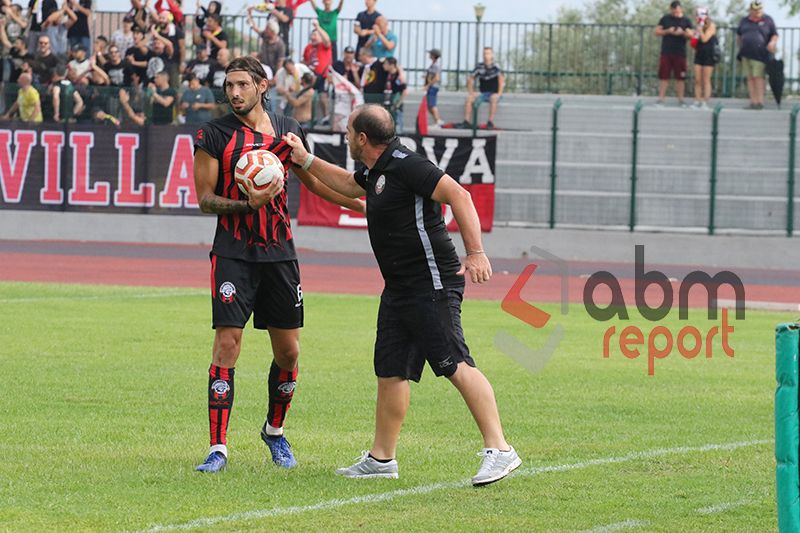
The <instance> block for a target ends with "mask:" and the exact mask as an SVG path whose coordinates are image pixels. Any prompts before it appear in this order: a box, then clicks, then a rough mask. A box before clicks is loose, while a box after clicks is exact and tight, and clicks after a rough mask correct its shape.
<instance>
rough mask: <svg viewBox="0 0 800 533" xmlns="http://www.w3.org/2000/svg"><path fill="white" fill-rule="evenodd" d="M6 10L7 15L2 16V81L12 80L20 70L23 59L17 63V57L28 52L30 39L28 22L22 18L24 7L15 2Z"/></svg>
mask: <svg viewBox="0 0 800 533" xmlns="http://www.w3.org/2000/svg"><path fill="white" fill-rule="evenodd" d="M4 12H5V13H6V15H5V16H3V17H0V43H2V45H3V48H2V54H0V55H2V58H3V77H2V82H3V83H8V82H10V81H11V77H12V75H13V74H14V71H15V70H18V69H19V65H20V64H21V61H20V62H19V63H17V62H15V59H18V58H20V57H22V56H24V55H25V54H27V51H28V39H27V27H26V26H25V25H26V24H27V22H26V21H25V20H24V19H23V18H22V8H21V7H20V6H19V5H18V4H14V5H13V6H7V7H6V9H5V10H4ZM17 41H19V44H17ZM20 49H22V50H24V52H22V54H21V55H20V54H19V50H20ZM15 51H16V53H15ZM32 57H33V56H31V58H32ZM18 76H19V72H17V73H16V77H18ZM16 77H15V78H14V79H16Z"/></svg>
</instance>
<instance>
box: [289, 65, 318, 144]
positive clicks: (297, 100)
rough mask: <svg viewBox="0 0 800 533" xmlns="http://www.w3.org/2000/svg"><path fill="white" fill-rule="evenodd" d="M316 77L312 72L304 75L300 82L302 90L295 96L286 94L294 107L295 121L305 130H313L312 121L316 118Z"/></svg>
mask: <svg viewBox="0 0 800 533" xmlns="http://www.w3.org/2000/svg"><path fill="white" fill-rule="evenodd" d="M315 83H316V77H315V76H314V74H312V73H310V72H306V73H305V74H303V77H302V78H301V80H300V84H301V85H302V89H300V92H298V93H297V96H294V95H293V94H291V93H287V94H286V100H287V101H288V102H289V105H291V106H292V109H293V110H294V113H293V115H292V116H294V119H295V120H296V121H297V122H299V123H300V127H301V128H303V129H304V130H309V129H311V119H312V118H313V116H314V94H315V93H316V91H315V90H314V84H315Z"/></svg>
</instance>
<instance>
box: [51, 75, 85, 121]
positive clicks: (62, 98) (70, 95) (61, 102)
mask: <svg viewBox="0 0 800 533" xmlns="http://www.w3.org/2000/svg"><path fill="white" fill-rule="evenodd" d="M67 72H68V69H67V66H66V65H65V64H63V63H59V64H58V66H56V68H55V70H54V71H53V78H52V80H53V83H51V84H50V86H49V87H48V88H47V93H48V94H49V95H50V97H51V98H52V102H53V120H55V121H56V122H64V119H65V118H67V117H63V116H61V110H62V109H69V106H70V105H72V109H71V112H72V114H71V115H70V116H69V117H68V118H73V119H74V118H75V117H77V116H78V115H80V114H81V113H82V112H83V109H84V103H83V98H82V97H81V95H80V93H79V92H78V91H76V90H75V85H74V84H73V83H72V82H71V81H69V80H68V79H67V77H66V76H67Z"/></svg>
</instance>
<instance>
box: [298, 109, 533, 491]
mask: <svg viewBox="0 0 800 533" xmlns="http://www.w3.org/2000/svg"><path fill="white" fill-rule="evenodd" d="M346 138H347V143H348V145H349V149H350V154H351V156H352V157H353V159H354V160H356V161H361V162H362V163H364V164H365V165H366V168H364V169H362V170H357V171H356V172H354V173H353V172H348V171H347V170H345V169H342V168H340V167H337V166H335V165H332V164H330V163H328V162H326V161H323V160H321V159H319V158H316V157H315V156H313V155H311V154H309V153H308V152H307V151H306V149H305V147H304V146H303V143H302V142H301V141H300V139H299V138H298V137H297V136H295V135H294V134H292V133H288V134H287V135H286V137H285V139H286V141H287V143H288V144H290V145H291V146H292V148H293V149H294V151H293V154H292V161H293V162H294V163H296V164H297V165H300V166H302V167H303V168H304V169H306V170H308V171H309V172H311V173H312V174H313V175H314V176H316V177H317V178H318V179H320V180H321V181H322V182H323V183H325V184H326V185H327V186H328V187H330V188H331V189H333V190H335V191H337V192H339V193H341V194H343V195H345V196H348V197H350V198H359V197H362V196H364V195H366V197H367V226H368V229H369V238H370V243H371V244H372V250H373V252H374V254H375V258H376V259H377V261H378V265H379V266H380V269H381V274H382V275H383V279H384V282H385V287H384V290H383V293H382V294H381V303H380V309H379V312H378V327H377V338H376V340H375V355H374V366H375V374H376V375H377V377H378V399H377V409H376V423H375V440H374V442H373V444H372V448H371V449H370V450H369V452H365V453H364V454H363V456H362V457H361V458H360V460H359V461H358V462H356V463H355V464H354V465H352V466H350V467H348V468H340V469H338V470H336V474H339V475H343V476H346V477H350V478H376V477H386V478H397V477H398V465H397V460H396V456H395V452H396V449H397V440H398V437H399V435H400V427H401V426H402V424H403V419H404V418H405V415H406V413H407V411H408V406H409V396H410V386H409V380H412V381H415V382H419V380H420V377H421V376H422V370H423V368H424V366H425V361H428V363H429V364H430V366H431V369H432V370H433V372H434V374H436V375H437V376H444V377H446V378H448V379H449V380H450V382H451V383H452V384H453V385H454V386H455V387H456V388H457V389H458V391H459V392H460V393H461V396H462V397H463V398H464V401H465V402H466V404H467V407H468V408H469V410H470V412H471V413H472V416H473V418H474V419H475V422H476V423H477V425H478V429H479V430H480V432H481V435H482V436H483V440H484V448H483V450H482V451H481V453H480V454H479V455H481V456H482V458H483V462H482V464H481V467H480V470H479V472H478V473H477V475H475V477H473V478H472V483H473V485H485V484H487V483H492V482H494V481H497V480H499V479H502V478H503V477H505V476H506V475H508V474H509V472H511V471H512V470H514V469H515V468H517V467H518V466H519V465H521V464H522V461H521V459H520V458H519V456H518V455H517V452H516V451H515V450H514V448H512V447H511V446H509V445H508V443H506V440H505V437H504V436H503V429H502V426H501V424H500V415H499V413H498V411H497V402H496V401H495V397H494V391H493V389H492V386H491V384H490V383H489V381H488V380H487V379H486V377H485V376H484V375H483V373H481V371H480V370H478V369H477V368H476V367H475V362H474V361H473V360H472V357H470V354H469V348H468V347H467V345H466V343H465V342H464V332H463V330H462V328H461V301H462V299H463V294H464V285H465V280H464V277H465V276H464V275H465V273H466V272H467V271H468V272H469V276H470V279H471V280H472V282H473V283H483V282H484V281H488V280H489V278H490V277H491V275H492V267H491V264H490V263H489V259H488V258H487V257H486V254H485V253H484V251H483V248H482V244H481V232H480V220H479V219H478V214H477V212H476V210H475V206H474V205H473V203H472V197H471V196H470V194H469V192H467V191H466V190H465V189H464V188H463V187H461V185H459V184H458V183H457V182H456V181H455V180H454V179H453V178H451V177H450V176H448V175H447V174H446V173H445V172H444V171H443V170H441V169H440V168H438V167H436V165H434V164H433V163H432V162H431V161H429V160H428V159H427V158H425V157H423V156H421V155H419V154H417V153H416V152H412V151H411V150H409V149H408V148H406V147H405V146H403V145H402V144H401V143H400V141H399V140H398V139H397V137H396V134H395V125H394V121H393V120H392V117H391V115H389V113H388V112H387V111H386V110H385V109H384V108H383V107H381V106H379V105H375V104H367V105H362V106H359V107H357V108H356V109H355V111H353V113H352V114H351V115H350V118H349V120H348V123H347V137H346ZM441 204H448V205H449V206H450V208H451V209H452V211H453V216H454V217H455V220H456V222H457V223H458V228H459V231H460V232H461V236H462V238H463V240H464V245H465V247H466V250H467V255H466V258H465V260H464V264H463V265H461V263H460V261H459V258H458V255H457V253H456V250H455V247H454V245H453V242H452V240H451V239H450V235H449V234H448V232H447V228H446V226H445V223H444V218H443V217H442V206H441Z"/></svg>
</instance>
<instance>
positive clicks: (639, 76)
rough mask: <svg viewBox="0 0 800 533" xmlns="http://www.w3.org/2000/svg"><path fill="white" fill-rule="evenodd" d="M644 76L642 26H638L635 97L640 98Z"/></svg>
mask: <svg viewBox="0 0 800 533" xmlns="http://www.w3.org/2000/svg"><path fill="white" fill-rule="evenodd" d="M643 75H644V26H639V72H638V74H637V76H638V78H639V86H638V88H637V89H636V95H637V96H642V76H643Z"/></svg>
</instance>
